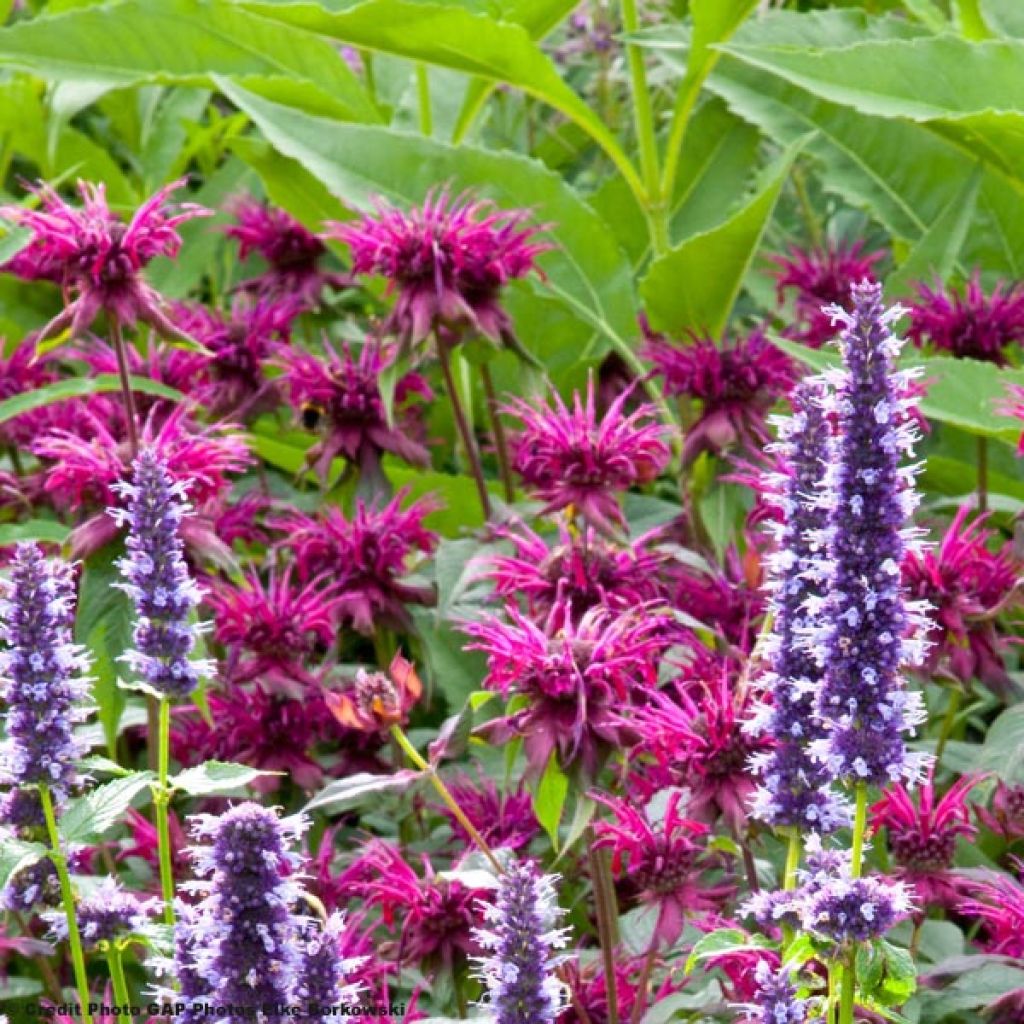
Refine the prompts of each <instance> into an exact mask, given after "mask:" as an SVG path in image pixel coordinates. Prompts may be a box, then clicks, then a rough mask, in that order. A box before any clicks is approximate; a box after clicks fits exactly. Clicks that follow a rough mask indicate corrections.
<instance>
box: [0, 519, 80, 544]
mask: <svg viewBox="0 0 1024 1024" xmlns="http://www.w3.org/2000/svg"><path fill="white" fill-rule="evenodd" d="M70 533H71V528H70V527H68V526H65V525H64V524H63V523H58V522H56V521H54V520H53V519H29V520H27V521H26V522H24V523H0V547H3V546H4V545H5V544H17V543H18V542H19V541H29V540H38V541H47V542H49V543H51V544H63V543H64V541H66V540H67V539H68V535H69V534H70Z"/></svg>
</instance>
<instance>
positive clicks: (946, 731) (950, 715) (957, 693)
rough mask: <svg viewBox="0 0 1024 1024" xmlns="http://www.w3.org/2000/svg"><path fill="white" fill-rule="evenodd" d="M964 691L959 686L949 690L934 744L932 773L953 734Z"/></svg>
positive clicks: (939, 763)
mask: <svg viewBox="0 0 1024 1024" xmlns="http://www.w3.org/2000/svg"><path fill="white" fill-rule="evenodd" d="M963 696H964V692H963V690H961V689H960V688H959V687H956V688H955V689H953V690H951V691H950V694H949V703H948V704H947V705H946V713H945V715H943V717H942V728H941V729H940V730H939V739H938V742H936V744H935V767H934V769H933V771H934V773H935V774H936V775H937V774H938V772H939V765H941V764H942V755H943V754H944V753H945V751H946V744H947V743H948V742H949V738H950V736H952V735H953V727H954V726H955V725H956V716H957V714H959V712H960V703H961V701H962V700H963Z"/></svg>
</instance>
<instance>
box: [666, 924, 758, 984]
mask: <svg viewBox="0 0 1024 1024" xmlns="http://www.w3.org/2000/svg"><path fill="white" fill-rule="evenodd" d="M768 945H769V941H768V939H766V938H763V937H762V936H760V935H747V933H746V932H742V931H740V930H739V929H738V928H719V929H717V930H716V931H713V932H708V934H707V935H702V936H701V937H700V938H699V939H698V940H697V941H696V942H695V943H694V945H693V949H692V950H691V952H690V955H689V957H687V960H686V968H685V971H686V973H687V974H689V973H690V972H691V971H692V970H693V969H694V967H696V966H697V964H699V963H700V962H701V961H702V960H709V959H710V958H711V957H716V956H722V955H723V954H725V953H738V952H741V951H744V950H752V949H764V948H765V947H766V946H768Z"/></svg>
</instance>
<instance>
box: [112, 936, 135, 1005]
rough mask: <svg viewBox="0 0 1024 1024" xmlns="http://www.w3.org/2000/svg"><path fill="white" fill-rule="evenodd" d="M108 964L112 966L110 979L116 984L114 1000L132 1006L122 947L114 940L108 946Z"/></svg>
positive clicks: (118, 1003) (119, 1003)
mask: <svg viewBox="0 0 1024 1024" xmlns="http://www.w3.org/2000/svg"><path fill="white" fill-rule="evenodd" d="M107 965H108V966H109V967H110V980H111V982H112V983H113V985H114V1002H115V1003H117V1005H118V1006H131V998H130V997H129V995H128V982H127V981H126V980H125V976H124V963H123V962H122V960H121V949H120V947H119V946H118V945H117V944H116V943H114V942H111V943H110V944H109V946H108V948H107Z"/></svg>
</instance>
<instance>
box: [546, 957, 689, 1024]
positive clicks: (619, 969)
mask: <svg viewBox="0 0 1024 1024" xmlns="http://www.w3.org/2000/svg"><path fill="white" fill-rule="evenodd" d="M589 952H590V951H589V950H584V951H583V955H582V956H580V955H577V956H574V957H572V958H570V959H569V960H567V961H566V962H565V963H564V964H562V966H561V969H560V971H559V973H560V975H561V976H562V978H563V979H564V980H565V983H566V985H567V986H568V988H569V993H570V999H569V1005H568V1006H567V1007H566V1008H565V1010H564V1011H563V1012H562V1016H561V1017H560V1018H559V1021H560V1022H561V1024H608V1022H609V1021H610V1020H611V1013H610V1010H609V1006H608V1001H609V1000H608V996H609V992H608V978H607V976H606V974H605V971H604V965H603V964H602V963H601V962H600V960H595V959H593V958H588V956H587V954H588V953H589ZM646 960H647V956H646V954H645V955H644V956H634V957H627V956H625V955H623V953H622V952H621V951H620V952H619V953H618V955H616V957H615V964H614V971H615V997H616V999H615V1001H616V1003H617V1005H618V1012H619V1014H620V1016H619V1019H620V1020H629V1019H630V1018H631V1017H632V1016H633V1014H634V1012H637V1013H642V1012H643V1010H644V1009H646V1008H647V1007H648V1006H653V1005H656V1004H657V1003H659V1002H660V1001H662V1000H664V999H668V998H669V997H670V996H672V995H673V994H675V993H676V992H678V991H679V990H680V989H681V988H682V987H683V986H684V985H685V984H686V982H687V980H688V979H687V978H686V977H685V976H684V975H683V972H682V971H671V970H670V971H666V972H664V974H663V977H662V980H661V981H660V982H659V983H657V984H652V985H651V986H650V988H651V991H649V990H648V988H647V986H646V985H645V986H644V987H643V989H641V981H642V979H643V978H645V977H647V978H648V979H650V975H651V968H645V966H644V964H645V961H646ZM653 964H654V969H655V970H657V969H658V968H660V967H662V966H663V961H662V959H661V958H660V957H657V956H656V957H655V958H654V961H653ZM638 1004H639V1010H638Z"/></svg>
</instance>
